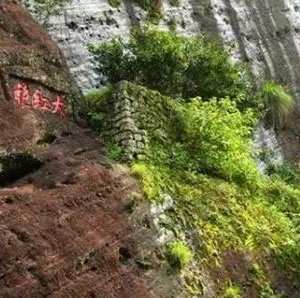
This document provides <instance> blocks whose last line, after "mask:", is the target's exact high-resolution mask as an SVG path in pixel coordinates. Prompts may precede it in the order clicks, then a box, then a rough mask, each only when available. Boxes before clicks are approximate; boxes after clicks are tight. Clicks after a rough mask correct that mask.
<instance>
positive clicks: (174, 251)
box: [167, 241, 193, 270]
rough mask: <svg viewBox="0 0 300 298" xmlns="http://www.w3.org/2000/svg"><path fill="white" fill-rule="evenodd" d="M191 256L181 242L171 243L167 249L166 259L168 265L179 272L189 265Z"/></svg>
mask: <svg viewBox="0 0 300 298" xmlns="http://www.w3.org/2000/svg"><path fill="white" fill-rule="evenodd" d="M192 256H193V255H192V252H191V251H190V249H189V248H188V247H187V246H186V245H185V244H184V243H183V242H182V241H176V242H173V243H172V244H170V245H169V246H168V248H167V259H168V261H169V263H170V265H171V266H172V267H174V268H176V269H179V270H180V269H183V268H184V267H185V266H186V265H188V264H189V263H190V261H191V260H192Z"/></svg>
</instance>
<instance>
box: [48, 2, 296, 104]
mask: <svg viewBox="0 0 300 298" xmlns="http://www.w3.org/2000/svg"><path fill="white" fill-rule="evenodd" d="M161 9H162V14H163V18H162V20H161V21H160V23H159V27H161V28H164V29H166V28H167V27H168V26H170V25H172V26H173V27H174V25H175V26H176V29H177V31H179V32H182V33H183V34H186V35H195V34H199V33H200V32H201V33H206V34H209V35H213V36H215V37H217V38H220V39H221V40H223V41H224V42H225V43H226V44H227V45H229V46H231V47H233V48H235V55H234V57H235V58H242V59H243V60H245V61H247V62H249V63H250V65H251V67H252V69H253V71H254V73H255V74H257V75H262V76H272V77H276V78H277V79H278V80H279V81H281V82H283V83H287V84H288V85H290V86H291V88H292V90H293V92H294V93H295V95H296V96H297V97H298V98H299V101H300V89H299V88H300V87H299V86H300V71H299V70H300V3H299V1H297V0H201V1H199V0H179V6H178V7H175V6H172V5H171V1H168V0H162V8H161ZM145 17H146V13H145V12H144V11H143V10H142V9H141V8H140V7H139V6H137V5H136V4H134V2H133V1H132V0H123V1H121V5H120V6H118V7H116V8H113V7H112V6H111V5H110V4H109V2H108V0H72V1H71V2H70V4H69V5H67V6H66V7H65V8H64V11H63V12H62V14H61V15H60V16H56V17H53V18H52V19H51V20H50V24H51V29H50V32H51V34H52V36H53V37H54V38H55V39H56V40H57V42H58V44H59V45H60V47H61V48H62V50H63V52H64V54H65V56H66V58H67V60H68V63H69V66H70V68H71V71H72V72H73V74H74V75H75V76H76V78H77V80H78V82H79V84H80V86H81V87H82V88H83V89H84V90H86V89H89V88H91V87H96V86H97V85H98V84H99V78H98V76H97V75H96V74H95V72H94V71H93V65H92V63H91V61H90V57H89V54H88V52H87V50H86V44H87V43H89V42H95V41H105V40H107V39H111V38H112V37H114V36H116V35H121V36H124V37H126V36H128V34H129V32H130V28H131V25H132V24H136V23H140V22H141V21H142V20H143V19H145ZM100 81H101V80H100ZM299 106H300V104H299Z"/></svg>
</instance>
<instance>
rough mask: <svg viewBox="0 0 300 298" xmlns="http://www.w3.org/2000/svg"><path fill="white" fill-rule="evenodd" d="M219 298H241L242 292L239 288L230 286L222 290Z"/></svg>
mask: <svg viewBox="0 0 300 298" xmlns="http://www.w3.org/2000/svg"><path fill="white" fill-rule="evenodd" d="M219 297H220V298H241V297H242V291H241V289H240V287H239V286H237V285H232V284H230V285H229V286H227V287H226V288H225V289H224V291H223V293H222V294H221V295H220V296H219Z"/></svg>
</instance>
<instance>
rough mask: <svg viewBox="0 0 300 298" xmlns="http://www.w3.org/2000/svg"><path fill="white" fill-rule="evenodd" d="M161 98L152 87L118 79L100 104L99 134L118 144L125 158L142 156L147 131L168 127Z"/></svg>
mask: <svg viewBox="0 0 300 298" xmlns="http://www.w3.org/2000/svg"><path fill="white" fill-rule="evenodd" d="M164 99H165V97H163V96H162V95H161V94H160V93H158V92H156V91H151V90H148V89H146V88H143V87H141V86H137V85H134V84H131V83H128V82H121V83H120V84H119V85H118V86H117V88H116V90H115V91H114V92H113V95H112V96H110V97H108V99H107V100H106V101H105V102H104V103H103V104H102V108H101V111H102V113H103V118H104V121H103V127H102V136H103V137H104V138H105V139H106V140H107V141H108V142H112V143H114V144H117V145H119V146H120V147H121V148H122V149H123V151H124V153H125V158H127V159H132V158H133V157H137V158H142V157H143V152H144V150H145V148H146V146H147V144H148V135H149V134H151V135H153V134H160V135H163V134H164V132H165V131H166V129H167V127H168V118H167V113H168V109H165V108H164V103H165V100H164Z"/></svg>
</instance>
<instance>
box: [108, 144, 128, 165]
mask: <svg viewBox="0 0 300 298" xmlns="http://www.w3.org/2000/svg"><path fill="white" fill-rule="evenodd" d="M123 154H124V152H123V149H122V148H121V147H120V146H118V145H116V144H110V145H108V146H107V155H108V157H109V158H111V159H113V160H115V161H121V160H122V158H123Z"/></svg>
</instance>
